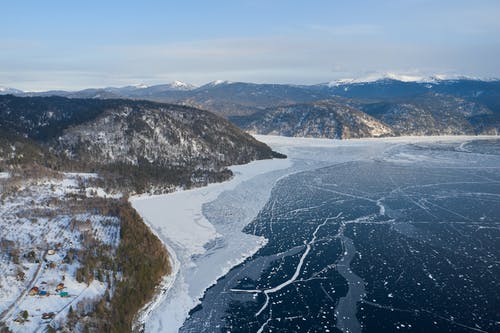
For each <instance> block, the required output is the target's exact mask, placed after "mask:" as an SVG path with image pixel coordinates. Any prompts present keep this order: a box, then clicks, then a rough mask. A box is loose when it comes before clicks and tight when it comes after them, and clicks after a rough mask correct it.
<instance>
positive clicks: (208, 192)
mask: <svg viewBox="0 0 500 333" xmlns="http://www.w3.org/2000/svg"><path fill="white" fill-rule="evenodd" d="M290 166H291V162H290V161H289V160H284V159H273V160H262V161H254V162H251V163H248V164H246V165H237V166H231V167H230V169H231V170H232V171H233V173H234V177H233V178H232V179H230V180H228V181H226V182H223V183H215V184H210V185H208V186H206V187H202V188H196V189H191V190H186V191H178V192H174V193H169V194H163V195H153V196H149V195H143V196H134V197H131V198H130V202H131V204H132V206H133V207H134V208H135V209H136V210H137V211H138V212H139V214H140V215H141V216H142V218H143V219H144V221H145V222H146V224H147V225H148V226H149V227H150V229H151V230H152V231H153V232H154V233H155V234H156V235H157V236H158V238H159V239H160V240H161V241H162V242H163V243H164V244H165V245H166V247H167V250H168V251H169V253H170V256H171V258H172V259H173V260H171V261H172V266H173V267H172V274H170V275H169V276H166V277H165V278H164V281H163V282H162V284H161V286H160V288H159V292H158V293H157V294H156V296H155V298H154V299H153V300H152V301H151V302H150V303H148V304H147V305H146V306H145V307H144V308H143V309H142V310H141V311H140V313H139V314H138V315H137V316H136V320H135V325H134V328H135V329H139V330H140V328H141V327H143V328H144V329H145V331H147V332H148V331H154V332H177V331H178V329H179V328H180V327H181V326H182V324H183V323H184V321H185V319H186V318H187V317H188V314H189V311H190V310H191V309H192V308H194V307H195V306H196V305H198V304H199V303H200V299H201V298H202V297H203V294H204V292H205V290H206V289H207V288H209V287H210V286H211V285H213V284H214V283H216V281H217V279H219V278H220V277H222V276H224V275H225V274H227V272H228V271H229V270H230V269H231V268H232V267H234V266H236V265H238V264H240V263H241V262H243V261H244V260H245V259H246V258H248V257H249V256H251V255H253V254H254V253H255V252H256V251H258V250H259V249H260V248H261V247H262V246H263V245H265V244H266V240H265V239H264V238H263V237H256V236H252V235H248V234H245V233H243V232H242V231H241V230H242V229H243V227H244V226H245V225H246V224H248V223H249V222H250V221H251V220H252V219H253V218H254V217H255V216H256V215H257V213H258V212H259V211H260V210H261V209H262V207H263V205H264V204H265V203H266V202H267V200H268V197H269V196H270V192H271V189H272V187H273V185H274V182H268V181H267V179H266V182H265V183H266V184H261V185H262V186H260V188H261V189H262V192H263V193H262V195H259V196H257V197H256V198H250V197H246V198H245V200H246V202H250V205H249V207H247V211H245V212H244V214H243V215H241V216H236V213H235V216H234V217H231V216H229V218H231V219H233V218H234V219H235V220H234V221H232V223H231V227H230V228H228V227H227V224H226V225H223V226H220V225H218V226H214V224H212V223H211V222H212V221H209V220H207V219H206V218H205V216H204V214H203V206H204V205H205V204H208V203H210V202H214V201H215V200H217V198H218V197H219V196H220V195H221V194H222V193H224V192H228V191H236V192H238V189H239V188H240V187H241V186H240V185H242V184H243V185H244V183H245V182H249V181H255V179H257V178H259V177H262V175H265V174H273V173H274V172H278V173H277V174H276V175H274V177H273V178H274V181H276V180H277V179H279V178H280V177H281V176H282V175H283V173H286V171H285V170H286V169H288V168H289V167H290ZM243 187H244V189H242V190H241V191H239V192H241V193H242V194H243V195H244V196H247V195H251V193H250V192H249V191H248V188H247V187H246V186H243ZM251 196H252V195H251ZM252 200H255V202H253V203H252V202H251V201H252ZM230 209H231V208H229V209H228V211H229V210H230ZM162 313H168V316H166V317H163V316H162ZM167 317H168V318H167Z"/></svg>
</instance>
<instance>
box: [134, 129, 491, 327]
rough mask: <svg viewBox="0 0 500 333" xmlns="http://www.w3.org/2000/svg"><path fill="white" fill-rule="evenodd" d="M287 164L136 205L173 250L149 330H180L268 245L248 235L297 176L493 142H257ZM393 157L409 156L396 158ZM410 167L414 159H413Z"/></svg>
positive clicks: (242, 169)
mask: <svg viewBox="0 0 500 333" xmlns="http://www.w3.org/2000/svg"><path fill="white" fill-rule="evenodd" d="M256 138H257V139H258V140H260V141H263V142H265V143H267V144H268V145H270V146H271V147H272V148H273V149H274V150H276V151H279V152H282V153H285V154H287V155H288V156H289V158H288V159H287V160H267V161H257V162H252V163H250V164H247V165H243V166H234V167H232V168H231V169H232V170H233V172H234V173H235V177H234V178H233V179H232V180H230V181H228V182H225V183H221V184H211V185H209V186H207V187H204V188H198V189H193V190H188V191H179V192H175V193H171V194H165V195H159V196H141V197H134V198H132V199H131V202H132V205H133V206H134V208H135V209H136V210H137V211H138V212H139V213H140V214H141V216H142V217H143V218H144V220H145V221H146V222H147V223H148V224H149V226H150V227H151V228H152V229H153V230H154V231H155V232H156V233H157V235H158V236H159V237H160V239H161V240H162V241H163V242H165V244H166V245H167V246H168V248H169V250H170V253H171V256H172V260H173V262H174V272H173V275H172V276H171V277H168V279H167V280H166V283H165V286H166V288H164V290H163V292H162V294H161V296H159V297H157V298H156V299H155V301H154V306H152V307H150V308H149V309H150V311H148V313H147V314H148V315H143V316H141V318H140V319H141V320H143V321H145V328H146V331H147V332H177V331H178V329H179V328H180V327H181V326H182V324H183V322H184V320H185V319H186V317H187V316H188V313H189V311H190V310H191V309H193V308H194V307H195V306H196V305H197V304H199V300H200V297H202V296H203V294H204V291H205V290H206V289H207V288H208V287H210V286H211V285H212V284H213V283H214V282H215V281H216V280H217V279H218V278H219V277H221V276H223V275H225V274H226V273H227V272H228V271H229V270H230V269H231V268H232V267H234V266H235V265H237V264H239V263H241V262H243V261H244V260H245V259H246V258H247V257H249V256H251V255H252V254H253V253H255V252H256V251H257V250H258V249H259V248H260V247H261V246H262V245H263V244H265V242H266V240H265V239H262V238H259V237H255V236H252V235H248V234H245V233H242V232H241V230H242V229H243V227H244V226H245V225H247V224H248V223H249V222H250V221H251V220H252V219H253V218H254V217H255V216H256V215H257V214H258V212H259V210H260V209H261V208H262V207H263V206H264V204H265V203H266V201H267V200H268V198H269V196H270V192H271V190H272V188H273V186H274V184H275V183H276V182H277V181H278V180H279V179H280V178H282V177H286V176H287V175H290V174H292V173H295V172H300V171H304V170H309V169H314V168H319V167H321V166H325V165H331V164H335V163H344V162H349V161H356V160H362V159H366V158H371V159H373V158H377V157H382V156H383V155H384V154H385V153H386V152H388V151H390V150H392V149H395V148H397V147H398V146H400V145H403V144H408V143H423V142H436V141H442V142H467V141H470V140H473V139H475V140H477V139H488V138H491V137H487V136H485V137H476V136H474V137H467V136H460V137H457V136H452V137H445V136H443V137H399V138H382V139H356V140H343V141H339V140H328V139H309V138H285V137H277V136H256ZM391 157H392V158H397V159H402V160H404V159H405V156H399V155H398V154H393V153H391ZM409 162H412V161H409Z"/></svg>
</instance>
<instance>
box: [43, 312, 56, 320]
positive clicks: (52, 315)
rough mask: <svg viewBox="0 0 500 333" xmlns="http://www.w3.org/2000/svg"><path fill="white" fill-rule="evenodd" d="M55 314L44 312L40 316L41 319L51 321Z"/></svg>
mask: <svg viewBox="0 0 500 333" xmlns="http://www.w3.org/2000/svg"><path fill="white" fill-rule="evenodd" d="M55 315H56V314H55V313H54V312H44V313H43V314H42V319H52V318H54V316H55Z"/></svg>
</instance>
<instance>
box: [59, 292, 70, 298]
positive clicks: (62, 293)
mask: <svg viewBox="0 0 500 333" xmlns="http://www.w3.org/2000/svg"><path fill="white" fill-rule="evenodd" d="M59 296H61V297H69V294H68V292H67V291H61V292H60V293H59Z"/></svg>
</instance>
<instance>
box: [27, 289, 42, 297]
mask: <svg viewBox="0 0 500 333" xmlns="http://www.w3.org/2000/svg"><path fill="white" fill-rule="evenodd" d="M39 292H40V289H39V288H38V287H33V288H31V289H30V291H29V293H28V294H29V295H30V296H35V295H38V293H39Z"/></svg>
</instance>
